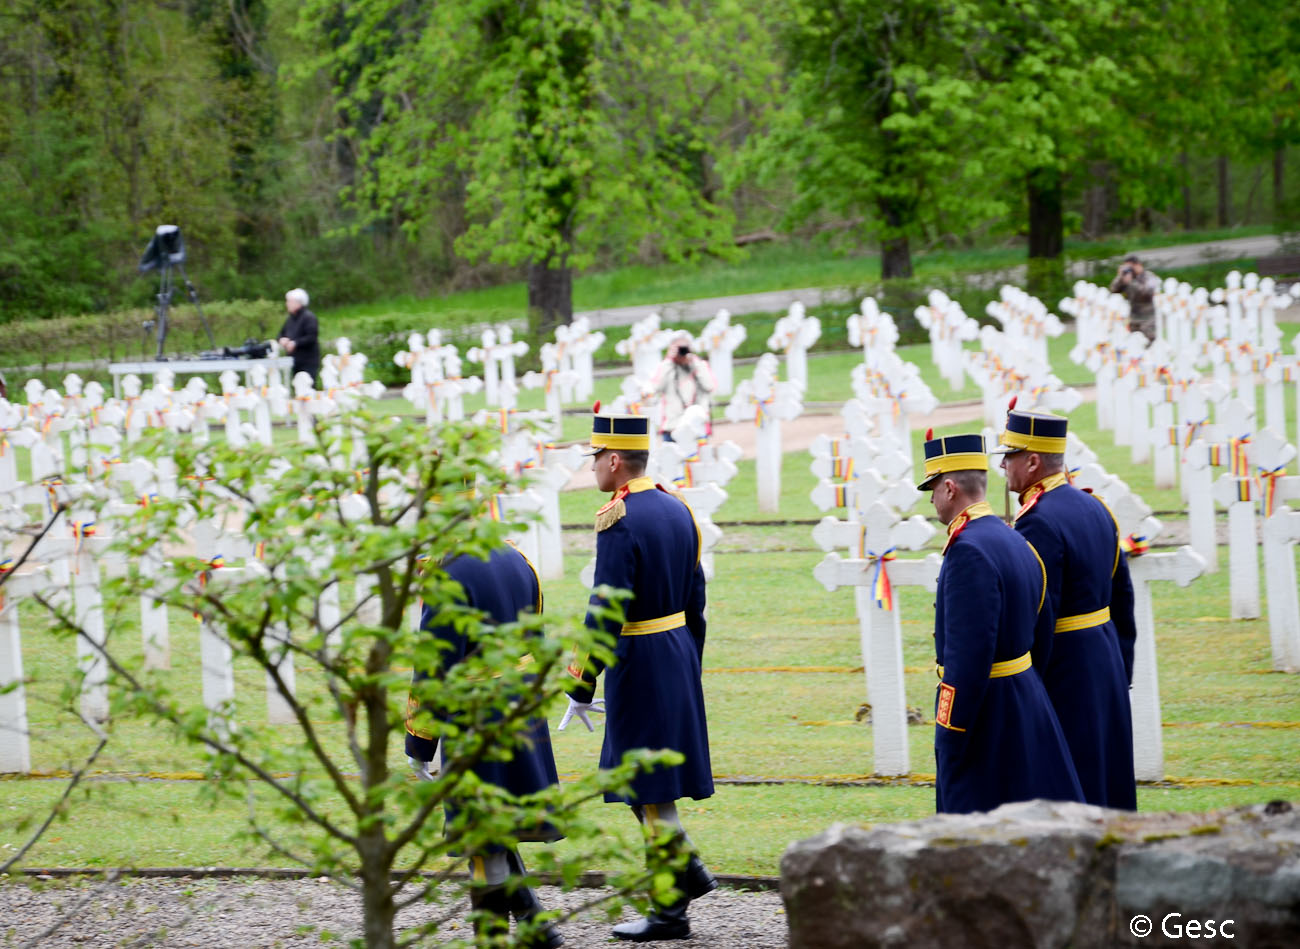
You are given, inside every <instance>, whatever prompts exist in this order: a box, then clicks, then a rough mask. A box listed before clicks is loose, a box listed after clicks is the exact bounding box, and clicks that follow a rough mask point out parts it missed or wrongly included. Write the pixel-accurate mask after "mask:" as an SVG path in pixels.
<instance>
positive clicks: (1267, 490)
mask: <svg viewBox="0 0 1300 949" xmlns="http://www.w3.org/2000/svg"><path fill="white" fill-rule="evenodd" d="M1285 474H1286V465H1278V466H1277V467H1276V468H1260V469H1259V483H1260V487H1261V488H1262V489H1263V490H1262V491H1261V492H1260V494H1261V497H1260V501H1261V503H1262V504H1263V507H1264V517H1266V518H1268V517H1272V516H1273V508H1274V506H1275V505H1276V503H1277V479H1278V478H1281V477H1282V476H1283V475H1285Z"/></svg>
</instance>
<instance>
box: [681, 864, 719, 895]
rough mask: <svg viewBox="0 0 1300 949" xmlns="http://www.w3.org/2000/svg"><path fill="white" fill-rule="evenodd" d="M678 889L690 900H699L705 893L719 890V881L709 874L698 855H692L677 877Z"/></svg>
mask: <svg viewBox="0 0 1300 949" xmlns="http://www.w3.org/2000/svg"><path fill="white" fill-rule="evenodd" d="M677 888H678V889H679V890H681V891H682V892H683V893H685V894H686V895H687V897H689V898H690V899H693V900H698V899H699V898H700V897H701V896H703V895H704V894H705V893H712V892H713V891H714V890H716V889H717V888H718V879H717V877H715V876H714V875H713V874H712V873H710V872H709V868H708V867H706V866H705V865H704V861H703V860H701V859H700V857H699V855H698V854H694V853H693V854H691V857H690V859H689V860H687V861H686V867H685V868H684V869H683V870H682V872H681V873H680V874H678V877H677Z"/></svg>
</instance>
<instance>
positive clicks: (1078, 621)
mask: <svg viewBox="0 0 1300 949" xmlns="http://www.w3.org/2000/svg"><path fill="white" fill-rule="evenodd" d="M1109 622H1110V607H1109V606H1103V607H1102V608H1101V609H1099V610H1093V611H1092V612H1091V613H1079V614H1078V615H1076V616H1062V617H1061V618H1060V619H1058V620H1057V621H1056V632H1058V633H1068V632H1071V631H1072V630H1076V629H1091V628H1092V627H1094V626H1100V625H1102V624H1103V623H1109Z"/></svg>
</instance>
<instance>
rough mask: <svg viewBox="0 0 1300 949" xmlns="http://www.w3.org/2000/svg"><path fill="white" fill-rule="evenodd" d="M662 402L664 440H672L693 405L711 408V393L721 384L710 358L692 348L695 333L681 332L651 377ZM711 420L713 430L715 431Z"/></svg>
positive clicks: (661, 415) (660, 406) (674, 338)
mask: <svg viewBox="0 0 1300 949" xmlns="http://www.w3.org/2000/svg"><path fill="white" fill-rule="evenodd" d="M650 385H651V387H652V388H653V389H654V394H655V395H656V396H657V397H658V398H659V399H660V403H659V408H660V412H659V434H660V436H661V437H662V438H663V440H664V441H672V436H671V435H669V434H668V433H669V432H671V431H672V430H673V429H674V428H676V427H677V423H678V422H680V421H681V418H682V413H683V412H685V411H686V410H687V409H689V408H690V407H691V406H692V405H701V406H703V407H704V408H705V410H706V412H707V411H708V410H709V396H710V395H711V394H712V392H713V390H714V389H716V388H717V387H718V383H717V381H716V380H715V379H714V378H713V370H712V369H710V368H709V362H708V360H707V359H702V358H700V357H699V356H697V355H696V354H695V353H693V352H692V351H691V334H690V333H687V332H681V333H678V334H677V335H676V336H674V337H673V340H672V342H671V343H669V344H668V355H667V357H665V359H664V361H663V362H661V363H660V364H659V368H657V369H656V370H655V374H654V377H653V378H652V379H651V380H650ZM712 427H713V426H712V421H711V420H710V426H709V428H710V432H711V431H712Z"/></svg>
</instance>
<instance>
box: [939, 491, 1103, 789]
mask: <svg viewBox="0 0 1300 949" xmlns="http://www.w3.org/2000/svg"><path fill="white" fill-rule="evenodd" d="M953 528H954V530H953V532H952V535H951V540H950V541H949V545H948V547H947V548H946V550H945V552H944V560H943V567H942V568H941V569H940V571H939V590H938V595H937V597H936V600H935V626H934V646H935V653H936V655H937V657H938V663H939V665H940V666H941V667H942V669H943V672H942V680H941V682H940V683H939V690H938V695H937V698H936V703H935V728H934V757H935V765H936V772H937V773H936V788H937V794H936V804H937V806H938V810H939V811H941V812H947V813H966V812H970V811H990V810H993V809H994V808H995V807H997V806H999V805H1001V804H1006V803H1008V802H1010V801H1026V800H1032V799H1034V798H1046V799H1048V800H1055V801H1082V800H1083V792H1082V790H1081V789H1080V787H1079V779H1078V778H1077V777H1076V776H1075V772H1074V765H1073V764H1072V763H1071V762H1070V753H1069V751H1068V749H1067V748H1066V744H1065V737H1064V735H1062V733H1061V728H1060V725H1059V724H1057V721H1056V715H1055V713H1054V712H1053V711H1052V704H1051V702H1050V701H1049V700H1048V698H1047V692H1046V690H1045V689H1044V688H1043V683H1042V680H1041V679H1040V678H1039V677H1038V675H1037V674H1036V673H1035V672H1034V671H1033V669H1032V668H1030V664H1029V663H1030V660H1029V652H1030V649H1031V647H1032V645H1033V641H1034V629H1035V624H1036V623H1037V622H1038V620H1039V606H1040V604H1041V602H1042V601H1043V598H1044V596H1043V594H1044V578H1043V568H1042V566H1041V565H1040V564H1039V562H1038V558H1037V557H1036V556H1034V552H1033V549H1032V548H1030V546H1029V545H1028V544H1027V543H1025V541H1024V539H1023V538H1021V537H1018V536H1017V535H1016V532H1015V531H1013V530H1012V529H1011V528H1010V527H1008V526H1007V525H1006V524H1004V523H1003V522H1002V521H1001V520H999V519H998V518H997V517H995V516H993V512H992V509H991V508H989V506H988V504H987V503H984V502H980V503H979V504H975V505H972V506H971V507H970V508H967V509H966V511H964V512H963V513H962V514H960V515H958V517H957V518H956V519H955V520H954V522H953Z"/></svg>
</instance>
